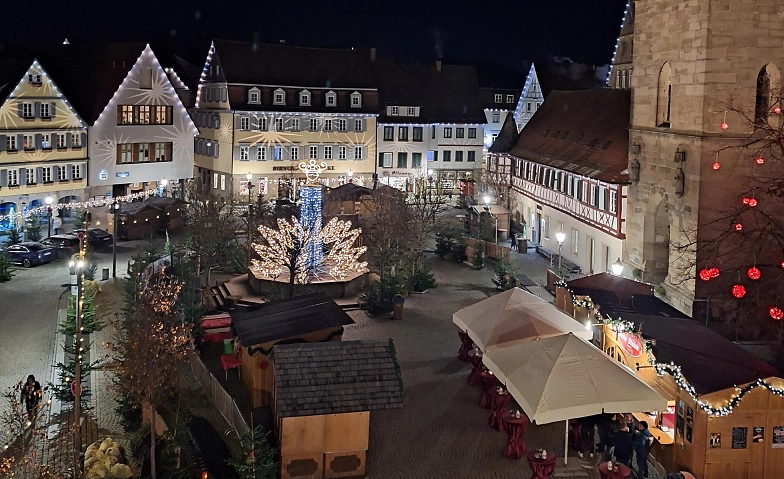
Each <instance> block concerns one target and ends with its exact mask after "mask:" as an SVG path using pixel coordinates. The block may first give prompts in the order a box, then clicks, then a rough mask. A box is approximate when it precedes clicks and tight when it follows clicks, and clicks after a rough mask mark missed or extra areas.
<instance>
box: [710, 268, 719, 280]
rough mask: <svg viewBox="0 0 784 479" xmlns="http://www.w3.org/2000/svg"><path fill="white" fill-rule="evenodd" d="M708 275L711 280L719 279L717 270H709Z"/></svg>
mask: <svg viewBox="0 0 784 479" xmlns="http://www.w3.org/2000/svg"><path fill="white" fill-rule="evenodd" d="M708 274H710V277H711V278H718V277H719V268H711V269H709V270H708Z"/></svg>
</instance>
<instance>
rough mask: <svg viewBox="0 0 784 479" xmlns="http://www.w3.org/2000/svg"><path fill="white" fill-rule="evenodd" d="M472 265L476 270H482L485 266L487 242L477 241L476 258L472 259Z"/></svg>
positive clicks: (475, 247)
mask: <svg viewBox="0 0 784 479" xmlns="http://www.w3.org/2000/svg"><path fill="white" fill-rule="evenodd" d="M471 264H472V265H473V267H474V268H476V269H482V268H484V266H485V242H484V241H477V242H476V245H475V246H474V257H473V258H471Z"/></svg>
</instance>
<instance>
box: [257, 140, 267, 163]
mask: <svg viewBox="0 0 784 479" xmlns="http://www.w3.org/2000/svg"><path fill="white" fill-rule="evenodd" d="M256 161H267V147H266V146H264V145H262V144H257V145H256Z"/></svg>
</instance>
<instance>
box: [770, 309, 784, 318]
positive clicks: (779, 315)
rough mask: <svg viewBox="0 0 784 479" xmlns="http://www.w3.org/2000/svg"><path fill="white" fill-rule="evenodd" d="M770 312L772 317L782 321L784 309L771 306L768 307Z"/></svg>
mask: <svg viewBox="0 0 784 479" xmlns="http://www.w3.org/2000/svg"><path fill="white" fill-rule="evenodd" d="M768 314H770V317H771V318H773V319H775V320H776V321H781V319H782V318H784V311H782V310H781V309H780V308H777V307H775V306H771V307H770V309H768Z"/></svg>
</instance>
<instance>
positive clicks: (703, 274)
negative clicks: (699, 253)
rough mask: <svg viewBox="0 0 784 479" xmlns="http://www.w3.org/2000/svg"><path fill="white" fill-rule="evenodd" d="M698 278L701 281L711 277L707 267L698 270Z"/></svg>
mask: <svg viewBox="0 0 784 479" xmlns="http://www.w3.org/2000/svg"><path fill="white" fill-rule="evenodd" d="M700 279H701V280H703V281H709V280H710V279H711V273H710V270H709V269H703V270H702V271H700Z"/></svg>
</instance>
